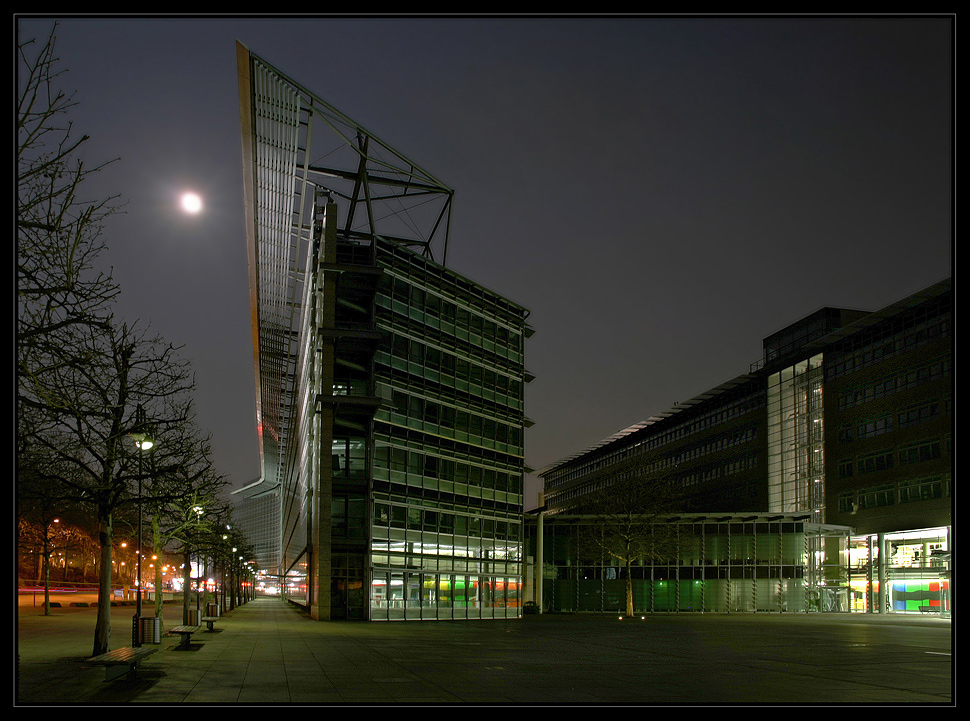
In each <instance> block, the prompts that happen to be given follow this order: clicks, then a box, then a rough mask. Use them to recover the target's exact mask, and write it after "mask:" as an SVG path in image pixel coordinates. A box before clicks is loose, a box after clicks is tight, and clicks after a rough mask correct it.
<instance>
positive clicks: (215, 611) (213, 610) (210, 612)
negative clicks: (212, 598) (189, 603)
mask: <svg viewBox="0 0 970 721" xmlns="http://www.w3.org/2000/svg"><path fill="white" fill-rule="evenodd" d="M205 615H206V616H218V615H219V604H218V603H207V604H206V605H205Z"/></svg>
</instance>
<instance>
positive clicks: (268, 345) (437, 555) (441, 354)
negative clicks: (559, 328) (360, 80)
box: [238, 46, 529, 620]
mask: <svg viewBox="0 0 970 721" xmlns="http://www.w3.org/2000/svg"><path fill="white" fill-rule="evenodd" d="M238 65H239V74H240V101H241V109H242V113H241V118H242V122H243V161H244V177H245V179H246V185H245V188H246V208H247V232H248V235H249V248H250V267H251V287H252V307H253V328H254V349H255V365H256V380H257V411H258V424H259V431H260V439H261V460H262V468H263V477H262V479H261V483H262V484H266V485H267V486H272V487H275V488H278V489H279V498H280V517H281V523H280V526H281V539H280V545H281V557H282V559H281V563H280V567H279V569H278V573H279V575H280V577H281V580H282V586H283V588H284V592H285V593H286V595H287V597H288V598H289V599H290V600H291V601H292V602H294V603H298V604H300V605H302V606H304V607H306V608H307V610H308V611H309V612H310V614H311V615H312V616H313V617H314V618H318V619H343V618H346V619H373V620H394V619H431V618H449V619H451V618H483V617H484V618H491V617H496V616H498V617H503V618H504V617H511V616H517V615H518V614H519V613H520V610H519V609H520V595H521V576H522V568H521V562H522V559H521V544H522V512H521V511H522V494H523V476H524V469H525V465H524V429H525V424H526V418H525V409H524V384H525V383H526V382H527V380H528V375H527V373H526V371H525V366H524V344H525V338H526V336H527V335H528V333H529V329H528V326H527V324H526V318H527V316H528V312H527V311H526V310H525V309H524V308H522V307H521V306H519V305H517V304H515V303H513V302H512V301H509V300H508V299H505V298H503V297H502V296H501V295H499V294H497V293H494V292H492V291H490V290H488V289H486V288H484V287H482V286H481V285H479V284H477V283H475V282H474V281H472V280H470V279H468V278H466V277H464V276H462V275H460V274H458V273H456V272H454V271H452V270H450V269H448V268H446V267H445V264H444V260H445V259H446V257H447V243H448V221H449V216H450V208H451V197H452V191H451V190H450V188H448V187H447V186H446V185H444V184H443V183H441V182H440V181H438V180H437V179H436V178H434V176H432V175H431V174H429V173H427V172H426V171H424V170H423V169H421V168H420V167H419V166H417V165H416V164H414V163H413V162H411V161H410V160H408V159H407V158H405V157H404V156H402V155H401V154H400V153H399V152H397V151H396V150H394V149H393V148H391V147H390V146H389V145H387V144H386V143H383V142H382V141H380V140H379V139H378V138H377V137H376V136H375V135H374V134H372V133H370V132H368V131H367V130H366V129H364V128H363V127H362V126H361V125H359V124H358V123H356V122H354V121H352V120H350V119H349V118H347V117H346V116H344V115H343V114H341V113H339V111H337V110H336V109H334V108H333V107H332V106H330V105H328V104H327V103H326V102H324V101H323V100H321V99H320V98H318V97H317V96H315V95H313V94H312V93H310V92H309V91H307V90H306V89H304V88H303V87H302V86H300V85H299V84H297V83H295V82H294V81H292V80H290V79H289V78H287V77H286V76H285V75H284V74H283V73H281V72H280V71H279V70H277V69H275V68H273V67H272V66H270V65H269V64H268V63H266V62H265V61H264V60H262V59H260V58H258V57H257V56H255V55H253V54H251V53H249V51H248V50H246V49H245V48H244V47H242V46H239V47H238ZM341 153H343V155H341ZM321 158H326V165H323V164H321V163H322V162H323V161H322V160H320V159H321Z"/></svg>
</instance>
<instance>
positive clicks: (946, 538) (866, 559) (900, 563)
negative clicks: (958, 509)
mask: <svg viewBox="0 0 970 721" xmlns="http://www.w3.org/2000/svg"><path fill="white" fill-rule="evenodd" d="M880 550H882V553H880ZM880 558H884V559H885V560H886V562H885V563H880ZM950 578H951V565H950V529H949V528H929V529H922V530H909V531H901V532H897V533H885V534H872V535H867V536H854V537H853V538H852V540H851V543H850V546H849V587H850V608H851V610H852V611H857V612H866V613H878V612H879V611H880V608H884V609H885V612H886V613H907V614H926V613H931V614H939V615H940V616H941V617H949V616H950V615H951V613H952V604H951V596H950ZM883 589H885V591H886V593H885V595H884V596H883V595H881V591H882V590H883Z"/></svg>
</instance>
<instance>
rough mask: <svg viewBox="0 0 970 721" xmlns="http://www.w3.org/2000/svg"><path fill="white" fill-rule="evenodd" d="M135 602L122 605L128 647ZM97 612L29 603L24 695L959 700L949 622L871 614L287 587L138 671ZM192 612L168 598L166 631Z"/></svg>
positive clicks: (20, 674)
mask: <svg viewBox="0 0 970 721" xmlns="http://www.w3.org/2000/svg"><path fill="white" fill-rule="evenodd" d="M133 610H134V609H133V608H132V607H130V606H117V607H113V608H112V644H111V646H112V648H117V647H121V646H127V645H130V642H131V638H130V636H131V623H132V616H133ZM95 614H96V609H95V608H93V607H91V608H75V607H65V608H57V609H53V610H52V615H50V616H44V615H43V614H42V609H39V608H32V607H29V606H27V607H25V606H21V607H20V609H19V613H18V619H17V621H18V624H17V638H16V651H17V669H16V677H17V678H16V681H17V683H16V698H15V700H14V706H59V705H89V706H90V705H93V706H101V705H111V704H128V703H136V704H157V705H167V704H182V705H200V706H204V705H230V704H234V705H251V706H275V705H285V704H305V705H317V704H320V705H323V704H333V705H359V704H371V705H414V706H421V705H433V704H473V705H486V704H488V705H494V704H501V705H524V704H532V705H583V704H594V705H608V704H636V705H641V704H643V705H647V704H650V705H681V704H693V705H728V704H743V705H755V704H757V705H766V704H770V705H782V704H783V705H792V704H795V705H808V704H814V705H819V704H824V705H830V704H832V705H834V704H838V705H841V704H867V705H868V704H892V705H898V704H914V705H955V703H954V695H953V666H952V658H951V652H952V646H951V623H950V621H949V620H948V619H940V618H921V617H916V618H914V617H909V616H907V617H903V616H896V615H887V616H882V617H880V616H872V615H860V614H839V615H830V614H797V615H796V614H654V615H649V616H647V617H646V618H645V619H643V620H639V619H636V620H633V619H624V620H620V619H618V618H617V617H616V616H608V615H585V614H555V615H541V616H525V617H523V618H521V619H516V620H491V621H425V622H406V623H403V622H395V623H366V622H337V623H321V622H316V621H313V620H311V619H309V618H308V617H307V616H306V615H305V614H304V613H302V612H300V611H299V610H297V609H295V608H293V607H291V606H288V605H287V604H286V603H285V602H283V601H281V600H280V599H278V598H272V597H263V598H258V599H256V600H254V601H251V602H250V603H247V604H244V605H243V606H240V607H238V608H236V609H234V610H232V611H230V612H228V613H227V614H225V615H224V616H223V617H222V618H221V619H220V621H219V622H218V623H217V624H216V631H215V632H213V633H209V632H207V631H206V630H205V627H204V626H203V630H202V631H200V632H199V633H197V634H196V635H195V636H193V637H192V645H191V649H190V650H177V649H176V646H177V645H178V642H179V641H178V639H177V638H174V637H172V636H165V635H163V636H162V641H161V644H158V645H155V646H154V648H157V649H158V650H157V652H156V653H155V654H153V655H152V656H150V657H148V659H147V660H145V661H144V662H143V663H142V665H141V667H140V668H139V670H138V673H137V676H136V678H135V679H134V680H129V679H125V678H122V679H119V680H115V681H105V673H104V669H103V668H100V667H92V666H88V665H86V664H85V660H86V658H87V657H89V656H90V655H91V650H92V646H93V637H94V623H95ZM180 615H181V607H180V606H179V605H172V606H166V607H165V613H164V618H165V626H166V627H167V628H170V627H172V626H174V625H177V624H178V623H179V622H180Z"/></svg>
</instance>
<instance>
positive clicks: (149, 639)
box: [138, 616, 162, 644]
mask: <svg viewBox="0 0 970 721" xmlns="http://www.w3.org/2000/svg"><path fill="white" fill-rule="evenodd" d="M138 621H139V629H140V631H141V636H140V638H139V640H140V641H141V643H152V644H158V643H161V642H162V619H160V618H159V617H157V616H142V617H141V618H140V619H138Z"/></svg>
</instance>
